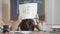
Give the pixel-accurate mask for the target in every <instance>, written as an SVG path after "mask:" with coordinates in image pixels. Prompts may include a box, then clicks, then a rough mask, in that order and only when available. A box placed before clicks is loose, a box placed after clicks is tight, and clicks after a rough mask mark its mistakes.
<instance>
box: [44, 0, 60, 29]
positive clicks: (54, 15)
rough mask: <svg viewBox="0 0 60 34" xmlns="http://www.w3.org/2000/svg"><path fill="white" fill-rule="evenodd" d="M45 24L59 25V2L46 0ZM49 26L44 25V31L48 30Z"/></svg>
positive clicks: (58, 0) (59, 0) (57, 0)
mask: <svg viewBox="0 0 60 34" xmlns="http://www.w3.org/2000/svg"><path fill="white" fill-rule="evenodd" d="M46 2H47V7H46V8H47V22H46V24H60V0H47V1H46ZM51 27H52V26H51V25H45V26H44V29H46V30H50V28H51Z"/></svg>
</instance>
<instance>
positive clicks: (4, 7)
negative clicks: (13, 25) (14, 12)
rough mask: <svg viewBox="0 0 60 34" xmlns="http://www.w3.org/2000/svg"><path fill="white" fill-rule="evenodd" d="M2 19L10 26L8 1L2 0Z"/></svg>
mask: <svg viewBox="0 0 60 34" xmlns="http://www.w3.org/2000/svg"><path fill="white" fill-rule="evenodd" d="M2 19H3V20H4V21H5V23H6V24H8V0H2Z"/></svg>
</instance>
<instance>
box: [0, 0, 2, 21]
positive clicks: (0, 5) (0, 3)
mask: <svg viewBox="0 0 60 34" xmlns="http://www.w3.org/2000/svg"><path fill="white" fill-rule="evenodd" d="M1 19H2V0H0V20H1Z"/></svg>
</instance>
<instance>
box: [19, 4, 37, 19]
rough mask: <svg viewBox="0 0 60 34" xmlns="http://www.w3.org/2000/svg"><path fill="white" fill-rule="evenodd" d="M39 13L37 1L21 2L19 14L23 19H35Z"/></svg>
mask: <svg viewBox="0 0 60 34" xmlns="http://www.w3.org/2000/svg"><path fill="white" fill-rule="evenodd" d="M36 14H37V3H26V4H19V15H20V16H21V17H22V19H33V18H35V16H36Z"/></svg>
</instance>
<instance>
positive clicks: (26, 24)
mask: <svg viewBox="0 0 60 34" xmlns="http://www.w3.org/2000/svg"><path fill="white" fill-rule="evenodd" d="M19 27H20V28H21V30H22V31H34V21H33V20H32V19H24V20H22V22H21V23H20V25H19Z"/></svg>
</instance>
